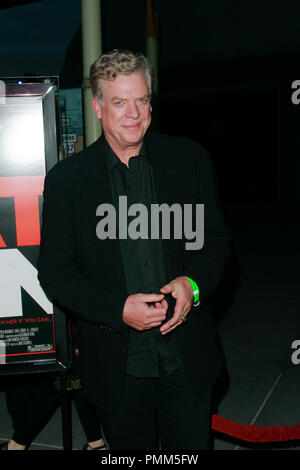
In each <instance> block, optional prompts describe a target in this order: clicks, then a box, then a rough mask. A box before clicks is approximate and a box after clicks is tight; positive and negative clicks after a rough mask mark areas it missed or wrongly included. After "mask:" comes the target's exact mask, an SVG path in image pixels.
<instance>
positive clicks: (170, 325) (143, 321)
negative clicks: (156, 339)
mask: <svg viewBox="0 0 300 470" xmlns="http://www.w3.org/2000/svg"><path fill="white" fill-rule="evenodd" d="M160 292H161V293H160V294H132V295H129V297H127V299H126V302H125V304H124V309H123V321H124V322H125V323H126V324H127V325H128V326H130V327H132V328H134V329H135V330H138V331H144V330H149V329H151V328H154V327H157V326H161V327H160V332H161V334H162V335H166V334H167V333H169V332H170V331H172V330H174V328H177V326H179V325H181V324H182V323H183V321H184V319H185V317H186V316H187V315H188V313H189V312H190V310H191V307H192V304H193V289H192V286H191V284H190V282H189V281H188V279H187V278H186V277H184V276H180V277H177V278H175V279H174V280H173V281H171V282H169V283H168V284H166V285H165V286H163V287H162V288H161V289H160ZM166 294H171V295H172V297H173V298H174V299H176V304H175V308H174V313H173V316H172V317H171V318H170V319H169V320H168V321H166V322H165V323H163V322H164V321H165V320H166V315H167V311H168V303H167V301H166V299H165V295H166ZM162 323H163V324H162Z"/></svg>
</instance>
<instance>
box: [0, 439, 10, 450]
mask: <svg viewBox="0 0 300 470" xmlns="http://www.w3.org/2000/svg"><path fill="white" fill-rule="evenodd" d="M0 450H8V441H7V442H2V444H0Z"/></svg>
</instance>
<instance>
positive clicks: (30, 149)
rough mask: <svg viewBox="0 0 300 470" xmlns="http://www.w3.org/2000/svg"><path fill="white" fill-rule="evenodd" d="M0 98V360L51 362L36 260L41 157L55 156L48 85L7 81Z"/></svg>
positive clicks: (48, 321) (48, 314)
mask: <svg viewBox="0 0 300 470" xmlns="http://www.w3.org/2000/svg"><path fill="white" fill-rule="evenodd" d="M2 88H3V86H2ZM0 100H1V101H0V280H1V281H0V365H3V364H11V363H15V362H35V361H51V360H55V356H56V346H55V326H54V314H53V305H52V303H51V302H50V301H49V300H48V298H47V297H46V295H45V293H44V291H43V290H42V288H41V286H40V284H39V281H38V278H37V269H36V264H37V258H38V253H39V244H40V228H41V218H42V194H43V186H44V178H45V174H46V171H47V159H48V157H49V158H50V160H51V162H52V163H51V165H52V164H53V163H54V161H55V160H56V161H57V145H56V135H55V105H54V102H55V96H54V90H53V87H51V85H45V84H35V85H32V84H23V85H19V86H17V85H7V86H6V90H5V94H3V93H2V96H1V97H0Z"/></svg>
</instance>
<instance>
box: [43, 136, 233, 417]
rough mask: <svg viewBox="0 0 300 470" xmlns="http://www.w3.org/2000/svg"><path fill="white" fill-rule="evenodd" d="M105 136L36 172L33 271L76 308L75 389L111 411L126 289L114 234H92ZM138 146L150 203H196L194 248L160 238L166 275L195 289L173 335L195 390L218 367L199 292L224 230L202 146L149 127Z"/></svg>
mask: <svg viewBox="0 0 300 470" xmlns="http://www.w3.org/2000/svg"><path fill="white" fill-rule="evenodd" d="M104 142H105V141H104V137H101V138H100V139H98V140H97V141H96V142H95V143H94V144H92V145H91V146H90V147H88V148H87V149H86V150H84V151H83V152H81V153H79V154H77V155H74V156H71V157H68V158H67V159H65V160H63V161H62V162H59V163H58V164H57V165H55V167H54V168H53V169H52V170H50V171H49V172H48V174H47V176H46V178H45V187H44V206H43V225H42V235H41V247H40V256H39V259H38V277H39V280H40V283H41V286H42V287H43V289H44V291H45V292H46V294H47V295H48V297H49V298H50V300H51V301H52V302H53V303H54V304H56V305H57V306H58V307H59V308H60V309H62V310H63V311H65V312H68V313H71V314H73V315H76V316H77V318H78V326H79V342H80V360H81V381H82V384H83V390H84V391H85V393H86V395H87V396H88V397H89V399H90V400H92V401H93V402H94V403H97V404H98V405H100V406H101V407H103V408H104V409H106V410H107V411H112V410H113V409H115V407H116V406H117V403H118V400H119V398H120V394H121V391H122V384H123V380H124V377H125V373H126V359H127V343H128V326H127V325H126V324H125V323H124V322H123V320H122V312H123V306H124V303H125V300H126V298H127V296H128V294H127V293H126V288H125V279H124V273H123V268H122V259H121V253H120V248H119V244H118V240H110V239H107V240H99V239H98V238H97V236H96V225H97V223H98V222H99V217H97V216H96V209H97V207H98V205H99V204H102V203H110V204H113V201H112V193H111V189H110V183H109V177H108V173H107V169H106V165H105V161H104V158H103V150H102V149H103V145H104ZM145 144H146V146H147V156H148V158H150V160H151V164H152V167H153V171H154V176H155V182H156V192H157V199H158V203H167V204H168V205H172V204H173V203H180V204H184V203H189V204H190V203H193V204H196V203H203V204H204V219H205V234H204V246H203V248H202V249H201V250H198V251H187V250H185V249H184V243H185V240H174V239H173V240H172V239H170V240H164V242H163V243H164V254H165V263H166V269H167V273H168V279H169V280H172V279H174V278H175V277H177V276H181V275H187V276H189V277H191V278H192V279H194V281H195V282H197V284H198V286H199V288H200V302H201V303H200V307H199V308H192V310H191V312H190V313H189V315H188V320H187V321H186V322H185V323H184V324H183V325H182V326H180V327H178V328H176V329H175V330H174V332H173V333H172V334H174V335H176V339H177V344H178V348H179V351H180V353H181V356H182V360H183V363H184V366H185V369H186V372H187V374H188V375H189V376H190V377H191V380H192V383H193V384H194V386H195V388H196V389H197V390H203V389H205V388H207V387H208V386H209V385H211V384H212V383H213V381H214V380H215V379H216V377H217V376H218V374H219V372H220V369H221V367H222V365H223V355H222V349H221V346H220V341H219V337H218V334H217V331H216V328H215V325H214V322H213V318H212V316H211V313H210V311H209V308H208V302H207V298H208V297H209V295H210V294H211V293H212V292H213V291H214V289H215V288H216V286H217V284H218V283H219V281H220V280H221V277H222V275H223V272H224V268H225V264H226V259H227V257H228V254H229V234H228V231H227V228H226V225H225V223H224V220H223V216H222V213H221V211H220V207H219V203H218V198H217V194H216V188H215V181H214V174H213V169H212V165H211V161H210V159H209V157H208V155H207V153H206V151H205V150H204V149H203V148H202V146H200V145H199V144H197V143H195V142H193V141H190V140H188V139H183V138H177V137H169V136H163V135H159V134H155V133H150V132H148V133H147V134H146V136H145ZM137 275H138V274H137Z"/></svg>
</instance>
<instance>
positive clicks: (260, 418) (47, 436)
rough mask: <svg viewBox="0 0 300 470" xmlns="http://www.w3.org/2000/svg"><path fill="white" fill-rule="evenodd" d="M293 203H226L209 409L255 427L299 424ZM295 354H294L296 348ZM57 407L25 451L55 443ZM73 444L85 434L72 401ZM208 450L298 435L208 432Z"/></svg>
mask: <svg viewBox="0 0 300 470" xmlns="http://www.w3.org/2000/svg"><path fill="white" fill-rule="evenodd" d="M295 213H296V214H299V208H297V207H288V206H284V205H280V206H276V207H275V206H270V205H267V204H265V205H262V204H260V205H257V206H255V205H241V206H237V205H236V206H233V205H232V206H228V207H227V208H226V214H227V218H228V223H229V226H230V228H231V231H232V233H233V239H234V245H233V247H234V250H233V253H234V255H233V259H232V262H231V264H230V265H229V267H228V272H227V274H226V277H225V279H224V282H223V283H222V285H221V286H220V288H219V291H218V295H217V296H216V298H215V300H214V309H215V315H216V320H217V322H218V326H219V331H220V335H221V339H222V342H223V347H224V352H225V356H226V361H227V379H226V377H225V378H224V380H223V381H222V382H221V383H220V387H219V389H218V395H217V398H218V400H217V401H216V408H215V409H214V412H215V413H216V414H218V415H221V416H223V417H224V418H227V419H228V420H230V421H232V422H235V423H240V424H251V425H253V426H254V425H255V426H266V427H269V426H286V425H289V426H293V425H296V424H300V407H299V406H298V402H299V396H300V363H299V365H298V364H297V360H296V361H295V360H294V362H296V363H295V364H294V363H293V360H292V359H293V358H292V354H293V352H294V356H293V357H294V358H295V359H297V354H296V352H297V351H296V350H295V349H293V348H292V343H293V342H294V341H295V340H298V339H299V340H300V315H299V313H300V285H299V280H300V262H299V261H300V256H299V239H300V228H299V225H298V224H295V222H294V221H295V220H296V218H295ZM299 359H300V354H299ZM0 409H1V416H0V442H1V441H5V440H7V439H9V438H10V436H11V433H12V427H11V419H10V417H9V415H8V413H7V409H6V403H5V397H4V394H3V392H1V393H0ZM61 423H62V421H61V410H60V409H57V411H56V412H55V413H54V415H53V416H52V418H51V419H50V420H49V422H48V423H47V424H46V425H45V427H44V428H43V430H42V431H41V432H40V433H39V434H38V436H37V437H36V439H35V440H34V442H33V444H32V446H31V447H30V450H60V449H63V443H62V425H61ZM72 432H73V435H72V439H73V449H74V450H80V449H81V448H82V446H83V444H84V443H85V441H86V439H85V435H84V432H83V429H82V427H81V424H80V421H79V419H78V415H77V412H76V410H75V407H74V404H72ZM212 437H213V449H215V450H257V449H272V450H280V449H284V450H299V449H300V441H297V440H291V441H286V442H282V443H277V442H272V443H268V444H259V443H257V444H255V443H252V444H251V443H247V442H246V441H242V440H240V439H238V438H232V437H229V436H227V435H226V434H223V433H217V432H214V431H213V433H212Z"/></svg>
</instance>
